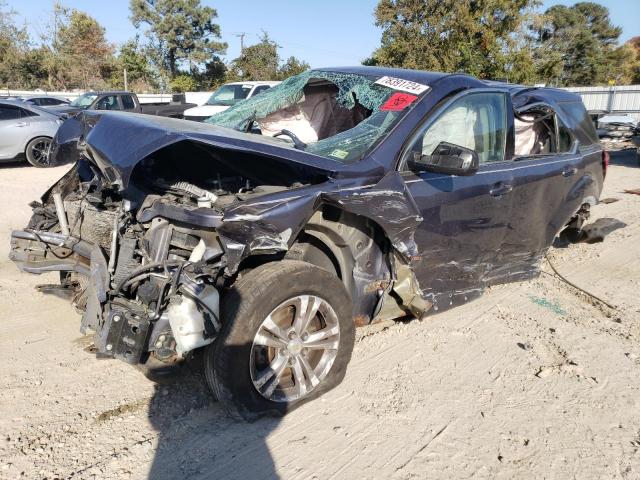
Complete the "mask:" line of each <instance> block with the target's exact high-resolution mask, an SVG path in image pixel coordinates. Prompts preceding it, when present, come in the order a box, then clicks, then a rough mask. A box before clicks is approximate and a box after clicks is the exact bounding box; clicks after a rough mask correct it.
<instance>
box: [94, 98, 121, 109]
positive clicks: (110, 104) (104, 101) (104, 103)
mask: <svg viewBox="0 0 640 480" xmlns="http://www.w3.org/2000/svg"><path fill="white" fill-rule="evenodd" d="M96 109H97V110H120V106H119V105H118V98H117V97H116V96H115V95H107V96H106V97H102V98H101V99H100V100H99V101H98V104H97V105H96Z"/></svg>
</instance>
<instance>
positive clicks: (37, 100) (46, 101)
mask: <svg viewBox="0 0 640 480" xmlns="http://www.w3.org/2000/svg"><path fill="white" fill-rule="evenodd" d="M20 98H21V99H22V100H23V101H24V102H26V103H30V104H31V105H35V106H37V107H43V108H47V107H57V106H64V105H69V104H70V103H71V102H70V101H69V100H67V99H66V98H59V97H52V96H48V95H34V96H30V97H20Z"/></svg>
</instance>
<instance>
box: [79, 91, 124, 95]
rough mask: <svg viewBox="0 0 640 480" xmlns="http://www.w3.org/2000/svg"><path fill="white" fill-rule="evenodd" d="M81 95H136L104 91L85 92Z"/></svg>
mask: <svg viewBox="0 0 640 480" xmlns="http://www.w3.org/2000/svg"><path fill="white" fill-rule="evenodd" d="M81 95H135V94H134V93H133V92H127V91H125V90H104V91H102V90H101V91H99V92H93V91H92V92H84V93H82V94H81Z"/></svg>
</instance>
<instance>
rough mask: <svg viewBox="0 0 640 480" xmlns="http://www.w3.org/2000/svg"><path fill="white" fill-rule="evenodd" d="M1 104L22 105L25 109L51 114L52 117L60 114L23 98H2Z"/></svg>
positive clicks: (40, 113) (0, 99)
mask: <svg viewBox="0 0 640 480" xmlns="http://www.w3.org/2000/svg"><path fill="white" fill-rule="evenodd" d="M0 105H11V106H13V107H20V108H22V109H24V110H29V111H31V112H35V113H37V114H38V115H43V114H44V115H50V116H52V117H57V116H58V115H56V114H55V113H53V112H51V111H49V110H45V109H44V108H40V107H38V106H36V105H32V104H30V103H27V102H25V101H23V100H7V99H3V98H0Z"/></svg>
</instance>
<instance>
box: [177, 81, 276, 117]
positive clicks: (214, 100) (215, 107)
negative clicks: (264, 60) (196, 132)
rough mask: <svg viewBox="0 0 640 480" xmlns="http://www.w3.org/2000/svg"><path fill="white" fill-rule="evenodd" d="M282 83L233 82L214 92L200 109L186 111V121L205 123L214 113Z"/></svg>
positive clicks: (194, 108)
mask: <svg viewBox="0 0 640 480" xmlns="http://www.w3.org/2000/svg"><path fill="white" fill-rule="evenodd" d="M279 83H280V82H232V83H226V84H224V85H223V86H221V87H220V88H219V89H218V90H216V91H215V92H213V94H212V95H211V97H209V100H207V102H206V103H205V104H204V105H201V106H199V107H193V108H189V109H188V110H185V111H184V119H185V120H193V121H196V122H203V121H205V120H206V119H207V118H209V117H210V116H211V115H213V114H214V113H218V112H223V111H224V110H226V109H227V108H229V107H231V106H232V105H235V104H236V103H238V102H240V101H242V100H245V99H247V98H251V97H253V96H255V95H257V94H259V93H260V92H264V91H265V90H268V89H269V88H271V87H275V86H276V85H278V84H279Z"/></svg>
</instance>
